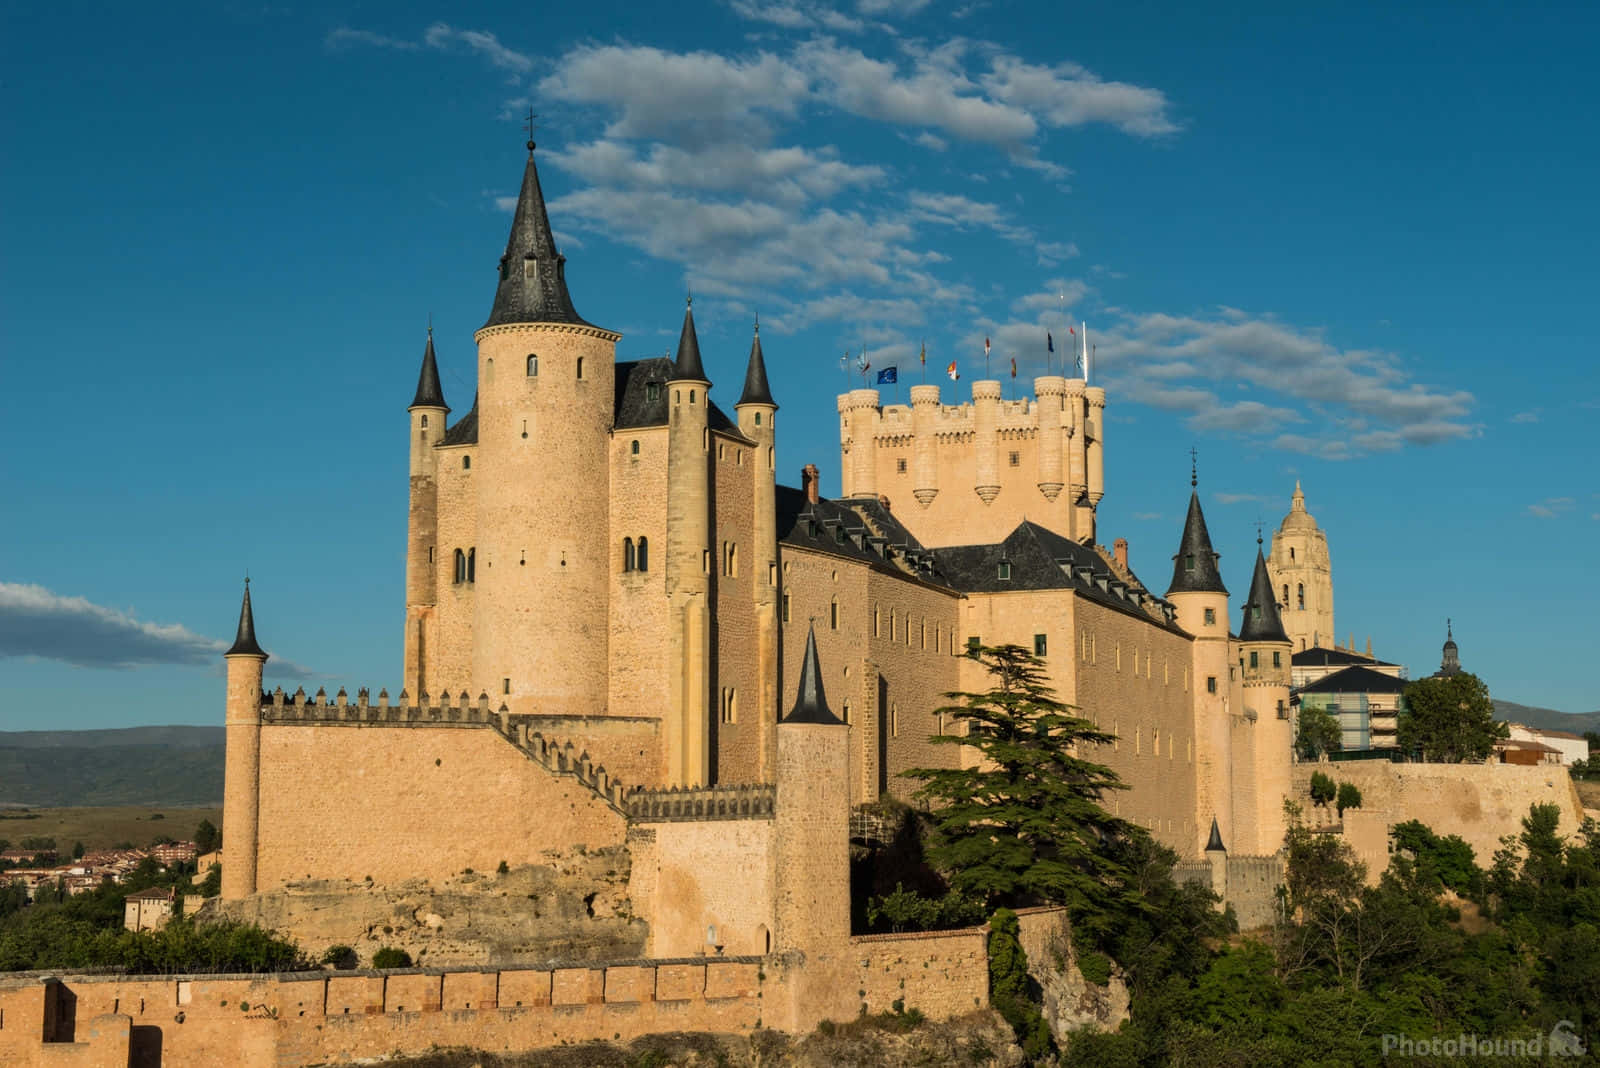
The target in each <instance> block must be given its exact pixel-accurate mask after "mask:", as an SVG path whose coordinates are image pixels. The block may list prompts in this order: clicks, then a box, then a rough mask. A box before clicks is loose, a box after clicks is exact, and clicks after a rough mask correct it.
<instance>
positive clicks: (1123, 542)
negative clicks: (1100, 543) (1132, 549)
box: [1111, 538, 1128, 571]
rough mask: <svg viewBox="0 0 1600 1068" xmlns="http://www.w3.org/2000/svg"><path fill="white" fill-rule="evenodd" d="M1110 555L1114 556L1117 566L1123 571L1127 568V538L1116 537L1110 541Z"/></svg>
mask: <svg viewBox="0 0 1600 1068" xmlns="http://www.w3.org/2000/svg"><path fill="white" fill-rule="evenodd" d="M1111 555H1112V556H1115V557H1116V559H1117V566H1118V567H1120V568H1122V570H1124V571H1126V570H1128V539H1127V538H1118V539H1117V540H1116V541H1114V542H1112V543H1111Z"/></svg>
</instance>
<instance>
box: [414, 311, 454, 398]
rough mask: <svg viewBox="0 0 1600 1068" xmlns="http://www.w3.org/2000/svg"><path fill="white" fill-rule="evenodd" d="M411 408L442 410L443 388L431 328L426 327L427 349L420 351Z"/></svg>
mask: <svg viewBox="0 0 1600 1068" xmlns="http://www.w3.org/2000/svg"><path fill="white" fill-rule="evenodd" d="M411 407H413V408H443V409H444V410H445V411H449V410H450V405H448V404H446V403H445V402H444V387H443V386H441V385H439V361H438V360H436V359H434V356H433V327H431V326H430V327H428V347H427V348H425V349H423V350H422V373H421V374H420V375H418V376H417V395H416V396H415V397H413V398H412V400H411Z"/></svg>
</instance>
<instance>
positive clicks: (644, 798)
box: [625, 783, 778, 823]
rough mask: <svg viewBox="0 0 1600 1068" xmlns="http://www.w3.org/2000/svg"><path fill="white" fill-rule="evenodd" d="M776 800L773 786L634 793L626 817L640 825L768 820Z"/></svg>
mask: <svg viewBox="0 0 1600 1068" xmlns="http://www.w3.org/2000/svg"><path fill="white" fill-rule="evenodd" d="M777 798H778V794H777V787H775V786H773V785H772V784H770V783H759V784H751V785H742V786H691V787H686V788H682V789H680V788H678V787H676V786H674V787H672V788H671V789H667V790H635V791H634V792H633V793H631V794H629V795H628V799H627V810H626V813H625V814H626V815H627V817H628V818H629V819H630V820H634V821H636V822H640V823H664V822H680V821H684V820H734V819H749V820H769V819H771V818H772V814H773V806H774V805H775V804H776V803H777Z"/></svg>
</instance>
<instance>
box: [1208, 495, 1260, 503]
mask: <svg viewBox="0 0 1600 1068" xmlns="http://www.w3.org/2000/svg"><path fill="white" fill-rule="evenodd" d="M1211 496H1212V498H1213V499H1214V500H1215V501H1216V502H1217V503H1218V504H1249V503H1254V504H1270V503H1271V501H1272V498H1270V497H1263V496H1262V495H1261V494H1259V493H1213V494H1212V495H1211Z"/></svg>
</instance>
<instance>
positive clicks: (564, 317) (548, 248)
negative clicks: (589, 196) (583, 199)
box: [483, 141, 590, 326]
mask: <svg viewBox="0 0 1600 1068" xmlns="http://www.w3.org/2000/svg"><path fill="white" fill-rule="evenodd" d="M529 260H532V261H534V262H535V263H536V264H537V269H536V271H532V272H530V271H529V270H528V269H527V267H526V264H527V262H528V261H529ZM566 263H567V258H566V257H565V256H563V255H561V253H559V252H557V251H556V239H555V235H554V234H553V233H551V231H550V216H549V215H548V214H547V213H546V212H545V207H544V192H543V190H541V189H540V188H539V169H538V168H537V167H536V166H534V162H533V142H531V141H530V142H529V143H528V165H527V167H526V168H524V169H523V172H522V191H521V192H520V193H519V194H518V195H517V210H516V214H514V215H513V216H512V218H511V236H510V237H509V238H508V239H507V240H506V252H505V255H504V256H501V257H500V284H499V286H498V287H497V288H496V289H495V293H494V307H492V308H491V309H490V310H489V321H488V322H486V323H484V324H483V325H484V326H501V325H503V324H505V323H576V324H579V325H582V326H588V325H590V324H588V323H586V322H584V320H583V318H582V317H581V316H579V315H578V312H577V309H576V308H574V307H573V306H572V296H571V295H570V294H569V293H568V292H567V268H566ZM530 274H531V276H532V277H531V278H530Z"/></svg>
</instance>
